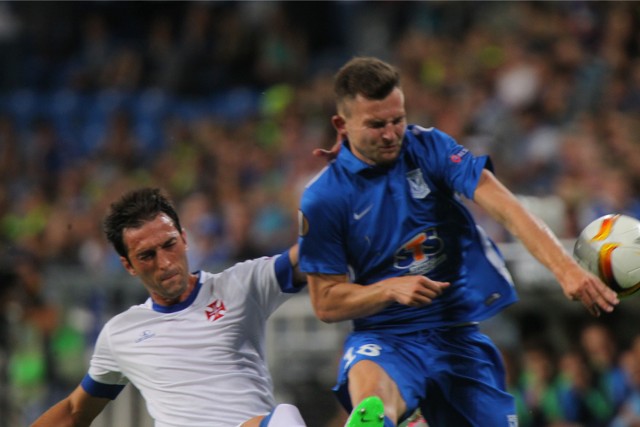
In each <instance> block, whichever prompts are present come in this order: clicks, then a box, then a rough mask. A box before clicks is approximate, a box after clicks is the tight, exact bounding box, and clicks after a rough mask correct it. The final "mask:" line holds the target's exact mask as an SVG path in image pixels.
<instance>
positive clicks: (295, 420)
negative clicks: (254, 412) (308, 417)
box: [260, 403, 306, 427]
mask: <svg viewBox="0 0 640 427" xmlns="http://www.w3.org/2000/svg"><path fill="white" fill-rule="evenodd" d="M265 420H266V419H265ZM260 427H306V424H305V422H304V420H303V419H302V415H301V414H300V411H299V410H298V408H296V407H295V406H294V405H290V404H288V403H281V404H280V405H278V406H276V407H275V409H274V410H273V411H272V412H271V415H270V416H269V417H268V422H267V423H266V424H265V425H264V426H263V425H262V424H260Z"/></svg>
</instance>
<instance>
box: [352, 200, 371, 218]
mask: <svg viewBox="0 0 640 427" xmlns="http://www.w3.org/2000/svg"><path fill="white" fill-rule="evenodd" d="M371 209H373V204H371V205H369V206H368V207H367V208H366V209H365V210H363V211H362V212H360V213H356V212H354V213H353V219H355V220H356V221H359V220H360V219H361V218H362V217H363V216H365V215H366V214H368V213H369V211H370V210H371Z"/></svg>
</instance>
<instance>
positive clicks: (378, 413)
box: [344, 396, 384, 427]
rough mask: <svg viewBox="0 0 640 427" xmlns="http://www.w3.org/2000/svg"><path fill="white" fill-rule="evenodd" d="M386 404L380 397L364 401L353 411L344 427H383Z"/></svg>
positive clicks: (371, 397)
mask: <svg viewBox="0 0 640 427" xmlns="http://www.w3.org/2000/svg"><path fill="white" fill-rule="evenodd" d="M383 426H384V404H383V403H382V400H380V398H379V397H378V396H370V397H367V398H366V399H364V400H363V401H362V402H360V404H359V405H358V406H356V407H355V408H354V410H353V411H351V415H350V416H349V419H348V420H347V423H346V424H345V425H344V427H383Z"/></svg>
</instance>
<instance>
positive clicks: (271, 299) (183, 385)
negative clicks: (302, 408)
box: [83, 257, 291, 427]
mask: <svg viewBox="0 0 640 427" xmlns="http://www.w3.org/2000/svg"><path fill="white" fill-rule="evenodd" d="M287 258H288V257H287ZM275 259H276V258H266V257H265V258H260V259H257V260H252V261H246V262H243V263H239V264H236V265H235V266H233V267H231V268H229V269H227V270H225V271H223V272H222V273H218V274H211V273H207V272H200V273H199V280H198V285H197V287H196V289H194V291H193V293H192V295H191V297H190V298H188V299H187V300H186V301H184V302H183V303H180V304H178V305H176V306H171V307H163V306H159V305H156V304H154V303H153V302H152V300H151V299H149V300H147V302H146V303H145V304H141V305H137V306H133V307H131V308H130V309H128V310H127V311H125V312H123V313H121V314H119V315H117V316H115V317H114V318H112V319H111V320H109V322H107V324H106V325H105V326H104V328H103V329H102V331H101V333H100V336H99V337H98V340H97V343H96V347H95V351H94V354H93V357H92V359H91V364H90V368H89V373H88V375H87V377H86V378H85V381H83V386H85V389H87V387H86V385H85V384H86V383H87V381H88V382H89V383H92V382H96V383H98V384H97V386H98V387H100V386H102V385H105V384H107V385H115V384H120V385H122V384H126V383H128V382H131V383H132V384H133V385H134V386H135V387H136V388H138V389H139V390H140V392H141V394H142V396H143V397H144V399H145V400H146V402H147V408H148V411H149V414H150V415H151V417H152V418H153V419H154V420H155V425H156V427H185V426H190V427H199V426H201V427H231V426H236V425H238V424H240V423H242V422H243V421H246V420H247V419H249V418H251V417H254V416H256V415H263V414H266V413H268V412H269V411H270V410H272V409H273V407H274V406H275V402H274V398H273V386H272V381H271V376H270V375H269V371H268V367H267V362H266V361H265V348H264V335H265V323H266V321H267V318H268V317H269V315H270V314H271V313H273V311H274V310H275V309H276V308H277V307H278V306H280V305H281V304H282V303H283V302H284V301H285V300H286V299H287V298H288V296H289V295H291V294H286V293H284V292H283V291H282V290H281V288H280V285H279V282H278V278H277V274H276V270H277V269H278V268H280V267H281V266H282V265H283V263H281V262H279V263H276V262H275ZM287 266H288V263H287ZM288 268H290V266H288ZM278 277H281V276H280V275H279V274H278ZM281 281H282V280H281ZM88 377H90V378H88ZM90 385H94V384H90ZM89 388H90V387H89Z"/></svg>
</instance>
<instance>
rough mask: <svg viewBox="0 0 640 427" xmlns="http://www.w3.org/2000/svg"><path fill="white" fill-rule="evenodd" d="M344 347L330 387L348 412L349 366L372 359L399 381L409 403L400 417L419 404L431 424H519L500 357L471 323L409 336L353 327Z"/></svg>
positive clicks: (463, 426) (480, 426)
mask: <svg viewBox="0 0 640 427" xmlns="http://www.w3.org/2000/svg"><path fill="white" fill-rule="evenodd" d="M344 349H345V351H344V354H343V357H342V360H341V362H340V368H339V369H340V370H339V373H338V384H337V385H336V386H335V387H334V391H335V392H336V395H337V397H338V400H339V401H340V403H341V404H342V405H343V406H344V407H345V408H346V409H347V411H348V412H351V410H352V409H353V408H352V405H351V401H350V399H349V391H348V373H349V369H350V368H351V367H352V366H353V365H355V364H356V363H357V362H359V361H360V360H370V361H372V362H375V363H376V364H378V365H379V366H381V367H382V368H383V369H384V370H385V372H386V373H387V374H388V375H389V376H390V377H391V378H392V379H393V380H394V381H395V383H396V384H397V385H398V389H399V390H400V393H401V394H402V397H403V399H404V401H405V403H406V404H407V412H406V414H404V416H403V419H406V418H407V417H408V416H410V415H411V414H412V413H413V412H414V411H415V410H416V409H417V408H421V410H422V414H423V416H424V417H425V419H426V420H427V422H428V423H429V426H430V427H450V426H456V427H466V426H473V427H486V426H491V427H516V426H517V425H518V422H517V417H516V409H515V403H514V399H513V397H512V396H511V395H510V394H509V393H507V392H506V388H505V373H504V365H503V363H502V356H501V355H500V352H499V351H498V349H497V348H496V346H495V345H494V344H493V342H491V340H490V339H489V337H487V336H486V335H484V334H482V333H480V331H479V330H478V326H477V325H475V324H472V325H466V326H456V327H451V328H435V329H432V330H429V331H421V332H415V333H408V334H385V333H383V332H380V331H375V332H373V331H356V332H352V333H351V334H350V335H349V336H348V337H347V340H346V342H345V346H344ZM401 421H402V420H401Z"/></svg>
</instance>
